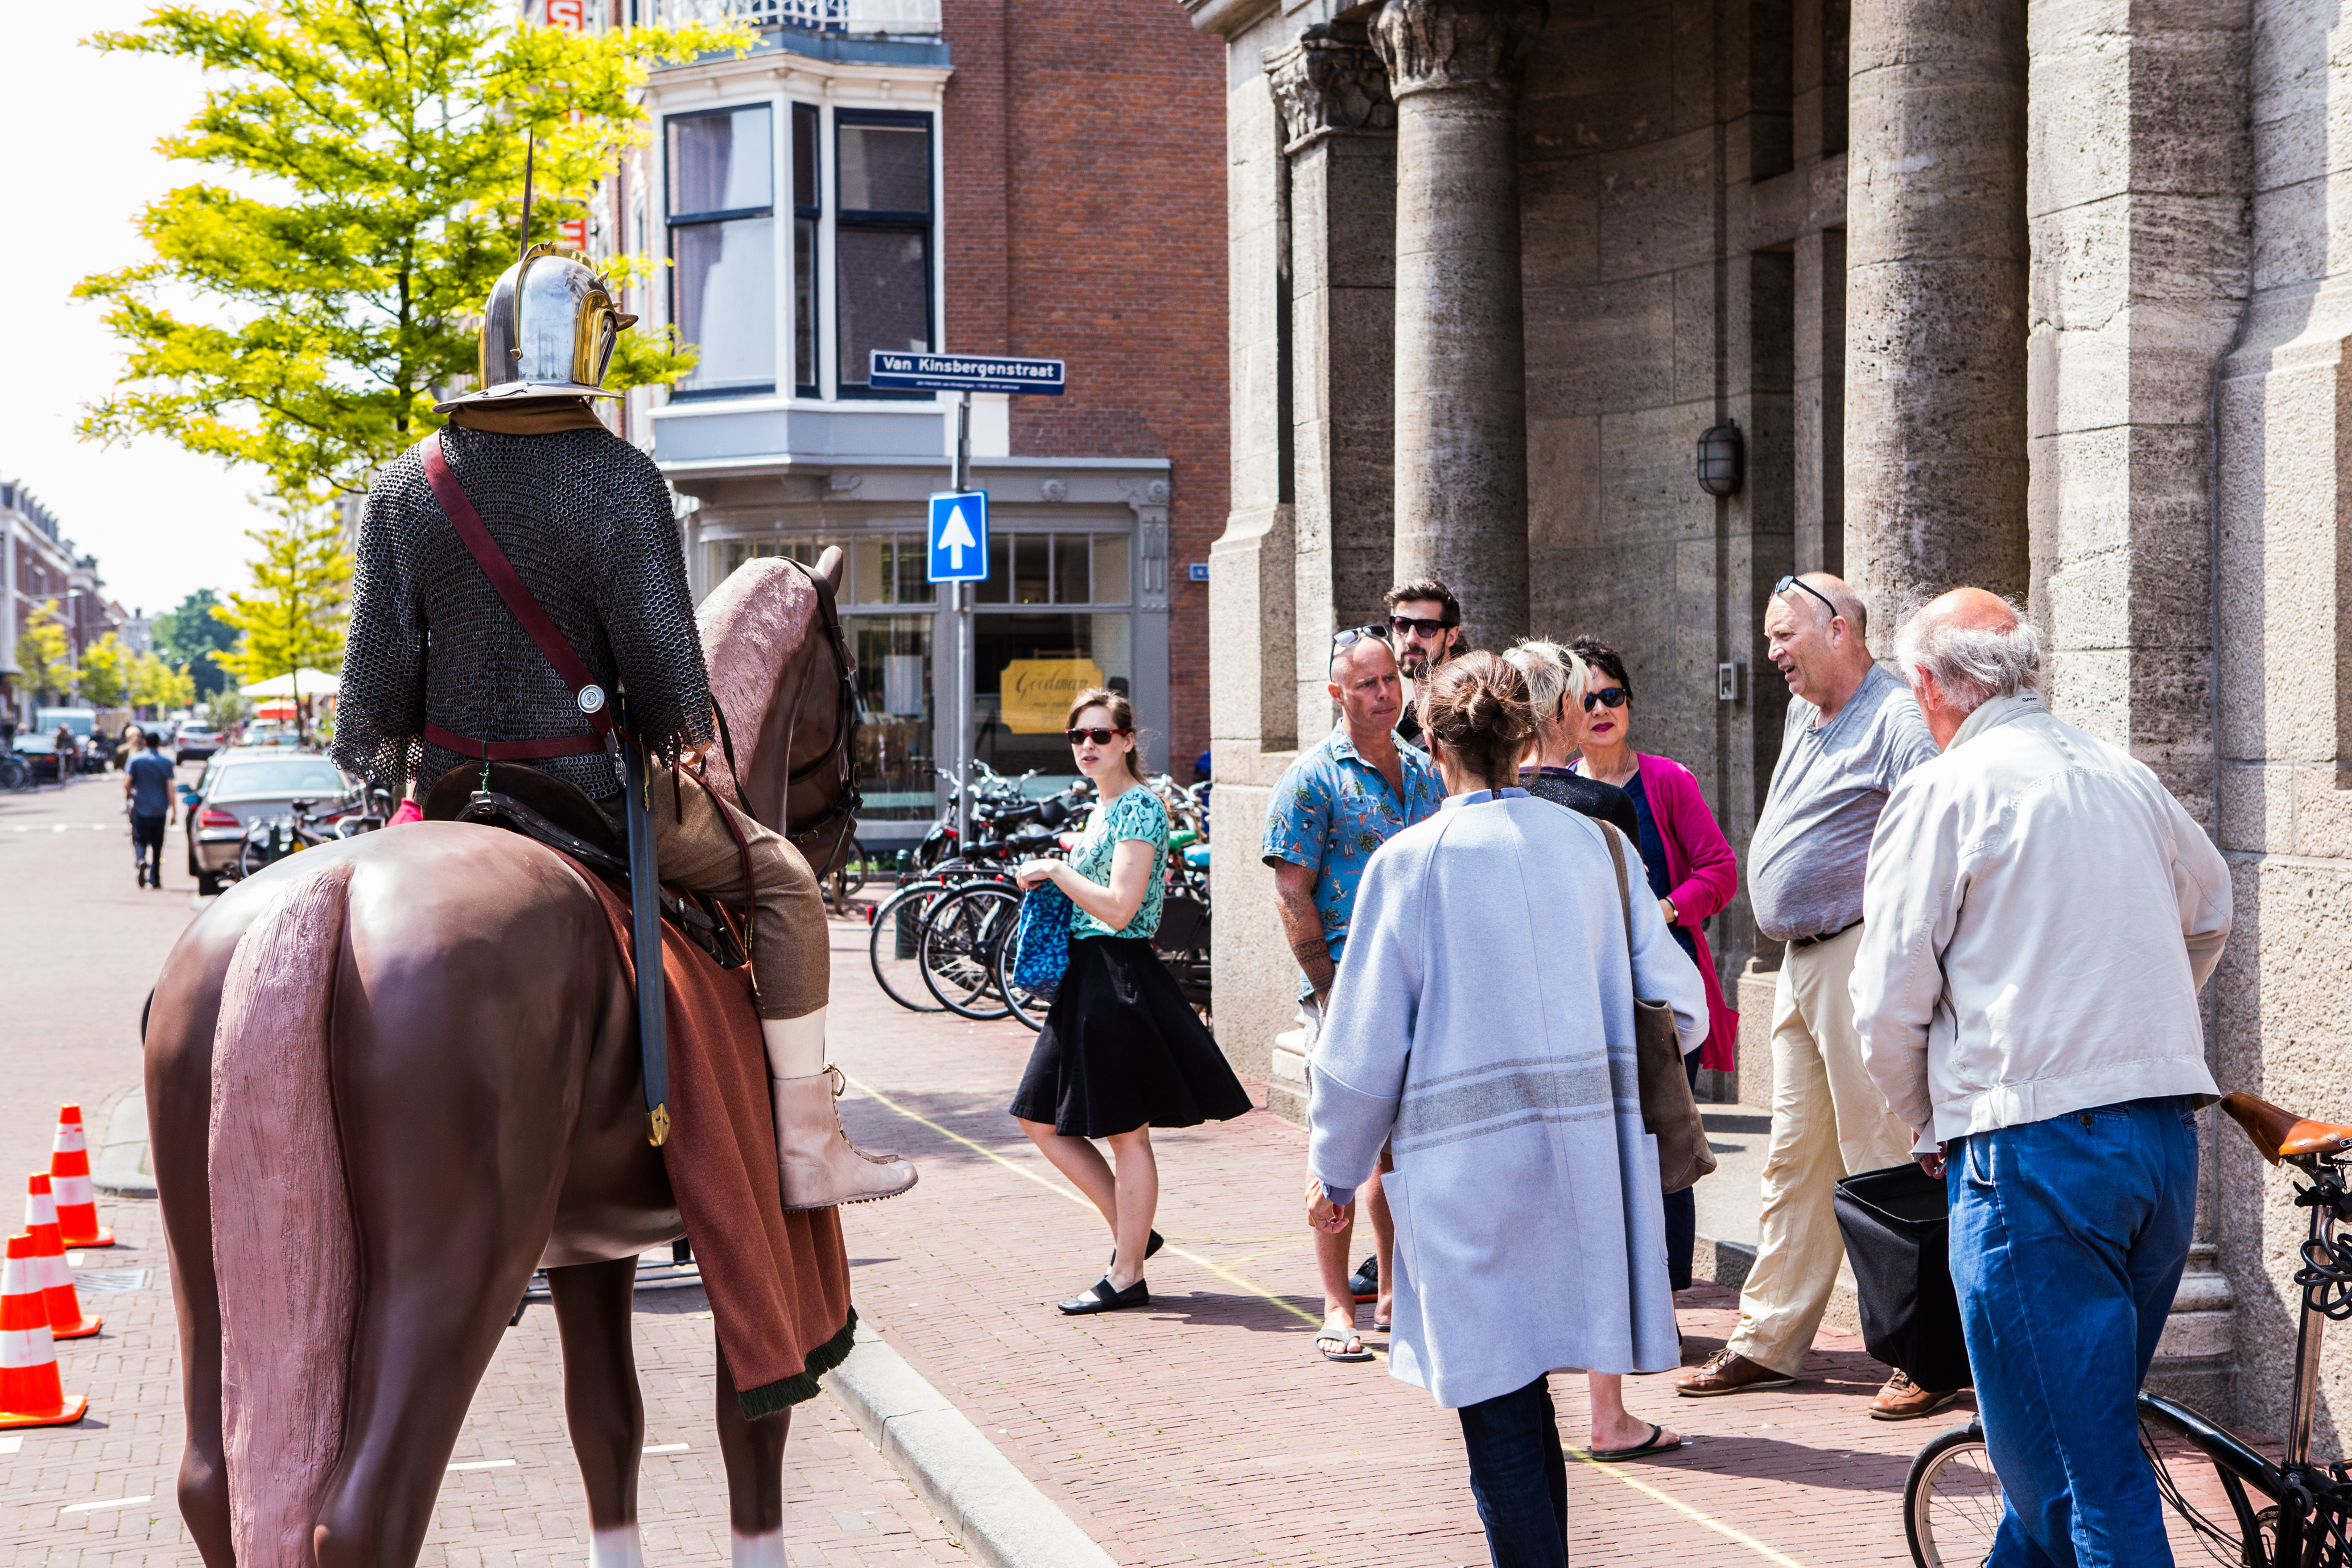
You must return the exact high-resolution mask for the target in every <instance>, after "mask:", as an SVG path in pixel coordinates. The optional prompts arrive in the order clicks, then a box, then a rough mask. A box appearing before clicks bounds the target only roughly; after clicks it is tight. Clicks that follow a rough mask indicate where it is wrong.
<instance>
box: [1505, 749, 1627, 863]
mask: <svg viewBox="0 0 2352 1568" xmlns="http://www.w3.org/2000/svg"><path fill="white" fill-rule="evenodd" d="M1519 783H1520V784H1522V785H1523V786H1525V788H1526V789H1527V792H1528V794H1529V795H1536V796H1538V797H1540V798H1541V799H1544V800H1548V801H1550V802H1551V803H1552V804H1553V805H1564V806H1566V807H1568V809H1569V810H1570V811H1580V812H1582V813H1583V814H1584V815H1585V816H1589V817H1591V818H1592V819H1593V820H1594V821H1595V822H1605V823H1607V824H1609V826H1612V827H1614V828H1616V829H1617V830H1618V831H1619V832H1620V833H1622V834H1623V835H1624V836H1625V837H1627V838H1628V839H1630V840H1632V841H1633V843H1634V844H1635V845H1636V846H1638V845H1639V844H1640V843H1641V842H1642V819H1641V818H1640V817H1639V816H1635V815H1634V812H1633V801H1632V800H1631V799H1630V798H1628V797H1627V795H1626V794H1625V792H1624V791H1623V790H1622V789H1619V788H1618V787H1617V786H1616V785H1615V784H1602V783H1601V781H1600V780H1599V779H1589V778H1586V777H1585V776H1584V775H1583V774H1582V773H1571V772H1570V771H1569V770H1568V769H1566V768H1541V769H1538V770H1537V771H1536V772H1533V773H1520V774H1519Z"/></svg>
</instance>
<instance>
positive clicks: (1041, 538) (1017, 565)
mask: <svg viewBox="0 0 2352 1568" xmlns="http://www.w3.org/2000/svg"><path fill="white" fill-rule="evenodd" d="M1045 537H1046V536H1045V535H1044V534H1042V533H1016V534H1014V535H1013V603H1014V604H1016V605H1045V604H1050V603H1052V602H1053V600H1052V595H1050V594H1049V593H1048V592H1047V591H1046V587H1045Z"/></svg>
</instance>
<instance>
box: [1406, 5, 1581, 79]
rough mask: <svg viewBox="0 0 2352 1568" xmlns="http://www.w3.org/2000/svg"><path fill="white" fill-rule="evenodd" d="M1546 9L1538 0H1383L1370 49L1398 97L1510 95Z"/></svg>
mask: <svg viewBox="0 0 2352 1568" xmlns="http://www.w3.org/2000/svg"><path fill="white" fill-rule="evenodd" d="M1549 15H1550V6H1549V5H1548V4H1546V3H1545V0H1386V4H1384V5H1381V8H1380V11H1379V13H1378V15H1376V16H1374V17H1373V18H1372V26H1371V38H1372V47H1374V48H1375V49H1377V50H1379V51H1380V57H1381V63H1382V64H1384V65H1386V66H1387V67H1388V73H1389V90H1390V91H1391V94H1393V95H1394V96H1395V97H1397V98H1409V97H1411V96H1412V95H1413V94H1414V93H1417V92H1441V91H1458V90H1462V89H1484V90H1487V91H1494V92H1502V93H1506V94H1508V93H1514V92H1517V90H1518V85H1519V74H1520V72H1521V71H1522V70H1524V69H1525V68H1526V66H1527V58H1528V44H1529V43H1531V42H1532V41H1533V40H1534V38H1535V36H1536V34H1537V33H1538V31H1540V30H1541V29H1542V27H1543V25H1544V22H1545V20H1546V19H1547V18H1548V17H1549Z"/></svg>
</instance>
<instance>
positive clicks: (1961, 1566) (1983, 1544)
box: [1903, 1421, 2001, 1568]
mask: <svg viewBox="0 0 2352 1568" xmlns="http://www.w3.org/2000/svg"><path fill="white" fill-rule="evenodd" d="M2000 1516H2001V1500H2000V1477H1999V1476H1996V1475H1994V1474H1993V1473H1992V1460H1991V1459H1990V1458H1987V1457H1986V1454H1985V1440H1984V1428H1983V1427H1981V1426H1978V1425H1977V1424H1976V1423H1975V1422H1973V1421H1971V1422H1969V1424H1968V1425H1967V1426H1955V1427H1953V1428H1952V1429H1951V1430H1950V1431H1948V1432H1947V1433H1944V1434H1943V1435H1942V1436H1938V1437H1937V1438H1935V1439H1934V1440H1932V1441H1931V1442H1929V1443H1928V1445H1927V1447H1924V1448H1922V1449H1920V1450H1919V1457H1918V1458H1916V1459H1913V1460H1912V1461H1911V1474H1910V1475H1909V1476H1908V1477H1907V1478H1906V1479H1905V1480H1904V1482H1903V1534H1904V1537H1905V1539H1906V1540H1907V1541H1908V1542H1910V1543H1911V1561H1912V1562H1913V1563H1916V1564H1917V1565H1918V1568H1979V1564H1980V1563H1983V1562H1984V1560H1985V1559H1986V1558H1987V1557H1988V1556H1990V1554H1991V1552H1992V1542H1993V1537H1994V1535H1995V1534H1997V1533H1998V1532H1999V1531H2000Z"/></svg>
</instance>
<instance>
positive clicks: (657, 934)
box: [613, 691, 669, 1148]
mask: <svg viewBox="0 0 2352 1568" xmlns="http://www.w3.org/2000/svg"><path fill="white" fill-rule="evenodd" d="M613 703H614V715H613V717H614V721H615V726H614V730H615V743H616V744H618V745H619V746H620V748H621V771H622V778H623V781H624V784H625V791H624V793H625V795H626V796H627V801H628V807H627V811H626V813H625V815H626V817H627V820H628V829H629V928H630V935H631V938H632V942H633V945H634V946H635V950H636V959H637V1050H638V1053H639V1055H640V1057H641V1058H642V1059H643V1063H644V1068H645V1079H646V1141H647V1142H650V1143H652V1144H653V1145H654V1146H655V1147H656V1148H659V1147H660V1146H661V1145H662V1144H663V1143H664V1142H667V1140H668V1138H669V1033H668V1015H667V1010H666V1008H665V1007H664V1005H663V992H662V947H661V906H660V898H661V869H660V866H659V864H658V862H657V860H656V857H655V854H654V815H653V801H652V781H651V779H650V777H649V771H648V769H647V768H646V753H645V751H644V749H643V748H642V747H640V746H637V745H635V744H634V743H632V742H630V741H628V740H625V739H622V738H621V737H624V736H626V735H627V733H628V727H629V710H628V696H627V693H626V692H625V691H615V692H614V694H613Z"/></svg>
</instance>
